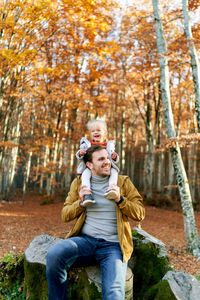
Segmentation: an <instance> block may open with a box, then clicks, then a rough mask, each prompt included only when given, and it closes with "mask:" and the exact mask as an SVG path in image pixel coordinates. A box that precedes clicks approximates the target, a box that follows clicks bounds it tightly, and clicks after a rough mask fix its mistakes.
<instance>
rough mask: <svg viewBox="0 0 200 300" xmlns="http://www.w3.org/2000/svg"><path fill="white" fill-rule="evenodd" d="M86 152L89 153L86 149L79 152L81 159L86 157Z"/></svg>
mask: <svg viewBox="0 0 200 300" xmlns="http://www.w3.org/2000/svg"><path fill="white" fill-rule="evenodd" d="M86 152H87V150H86V149H81V150H80V151H79V157H83V156H84V155H85V153H86Z"/></svg>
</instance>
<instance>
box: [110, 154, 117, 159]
mask: <svg viewBox="0 0 200 300" xmlns="http://www.w3.org/2000/svg"><path fill="white" fill-rule="evenodd" d="M111 157H112V159H113V160H117V153H116V152H113V153H112V154H111Z"/></svg>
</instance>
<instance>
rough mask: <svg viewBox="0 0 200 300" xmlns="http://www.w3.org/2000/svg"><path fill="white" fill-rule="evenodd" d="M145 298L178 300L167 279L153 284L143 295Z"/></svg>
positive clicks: (151, 299)
mask: <svg viewBox="0 0 200 300" xmlns="http://www.w3.org/2000/svg"><path fill="white" fill-rule="evenodd" d="M143 299H144V300H176V299H177V298H176V297H175V296H174V294H173V292H172V290H171V288H170V285H169V283H168V281H167V280H162V281H161V282H159V283H157V284H155V285H154V286H152V287H151V288H150V289H149V290H148V292H147V293H146V294H145V295H144V297H143Z"/></svg>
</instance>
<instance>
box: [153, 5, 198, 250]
mask: <svg viewBox="0 0 200 300" xmlns="http://www.w3.org/2000/svg"><path fill="white" fill-rule="evenodd" d="M152 4H153V11H154V18H155V26H156V39H157V49H158V55H159V64H160V73H161V94H162V102H163V112H164V120H165V126H166V131H167V136H168V138H169V139H170V138H172V139H173V138H175V137H176V133H175V128H174V120H173V113H172V108H171V100H170V88H169V67H168V60H167V56H166V52H167V46H166V40H165V36H164V32H163V27H162V22H161V17H160V10H159V1H158V0H152ZM170 151H171V155H172V161H173V166H174V170H175V175H176V180H177V184H178V188H179V193H180V199H181V206H182V211H183V220H184V229H185V235H186V240H187V243H188V249H189V251H191V252H192V253H193V255H195V256H200V240H199V236H198V231H197V228H196V224H195V217H194V210H193V206H192V198H191V193H190V188H189V183H188V179H187V175H186V171H185V168H184V164H183V161H182V157H181V152H180V147H179V145H178V142H177V141H174V142H172V146H171V148H170Z"/></svg>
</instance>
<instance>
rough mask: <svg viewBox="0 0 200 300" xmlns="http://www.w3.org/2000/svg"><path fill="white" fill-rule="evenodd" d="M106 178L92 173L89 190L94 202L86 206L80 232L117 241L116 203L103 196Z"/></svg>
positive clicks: (107, 178) (106, 182) (106, 183)
mask: <svg viewBox="0 0 200 300" xmlns="http://www.w3.org/2000/svg"><path fill="white" fill-rule="evenodd" d="M108 180H109V177H108V176H107V177H103V178H102V177H97V176H94V175H92V178H91V190H92V196H93V198H94V199H95V201H96V203H95V204H92V205H90V206H88V207H87V215H86V219H85V223H84V225H83V227H82V233H83V234H87V235H89V236H92V237H95V238H102V239H104V240H106V241H109V242H119V239H118V234H117V208H116V203H115V201H114V200H108V199H106V198H105V197H104V193H105V192H106V189H107V187H108Z"/></svg>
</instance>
